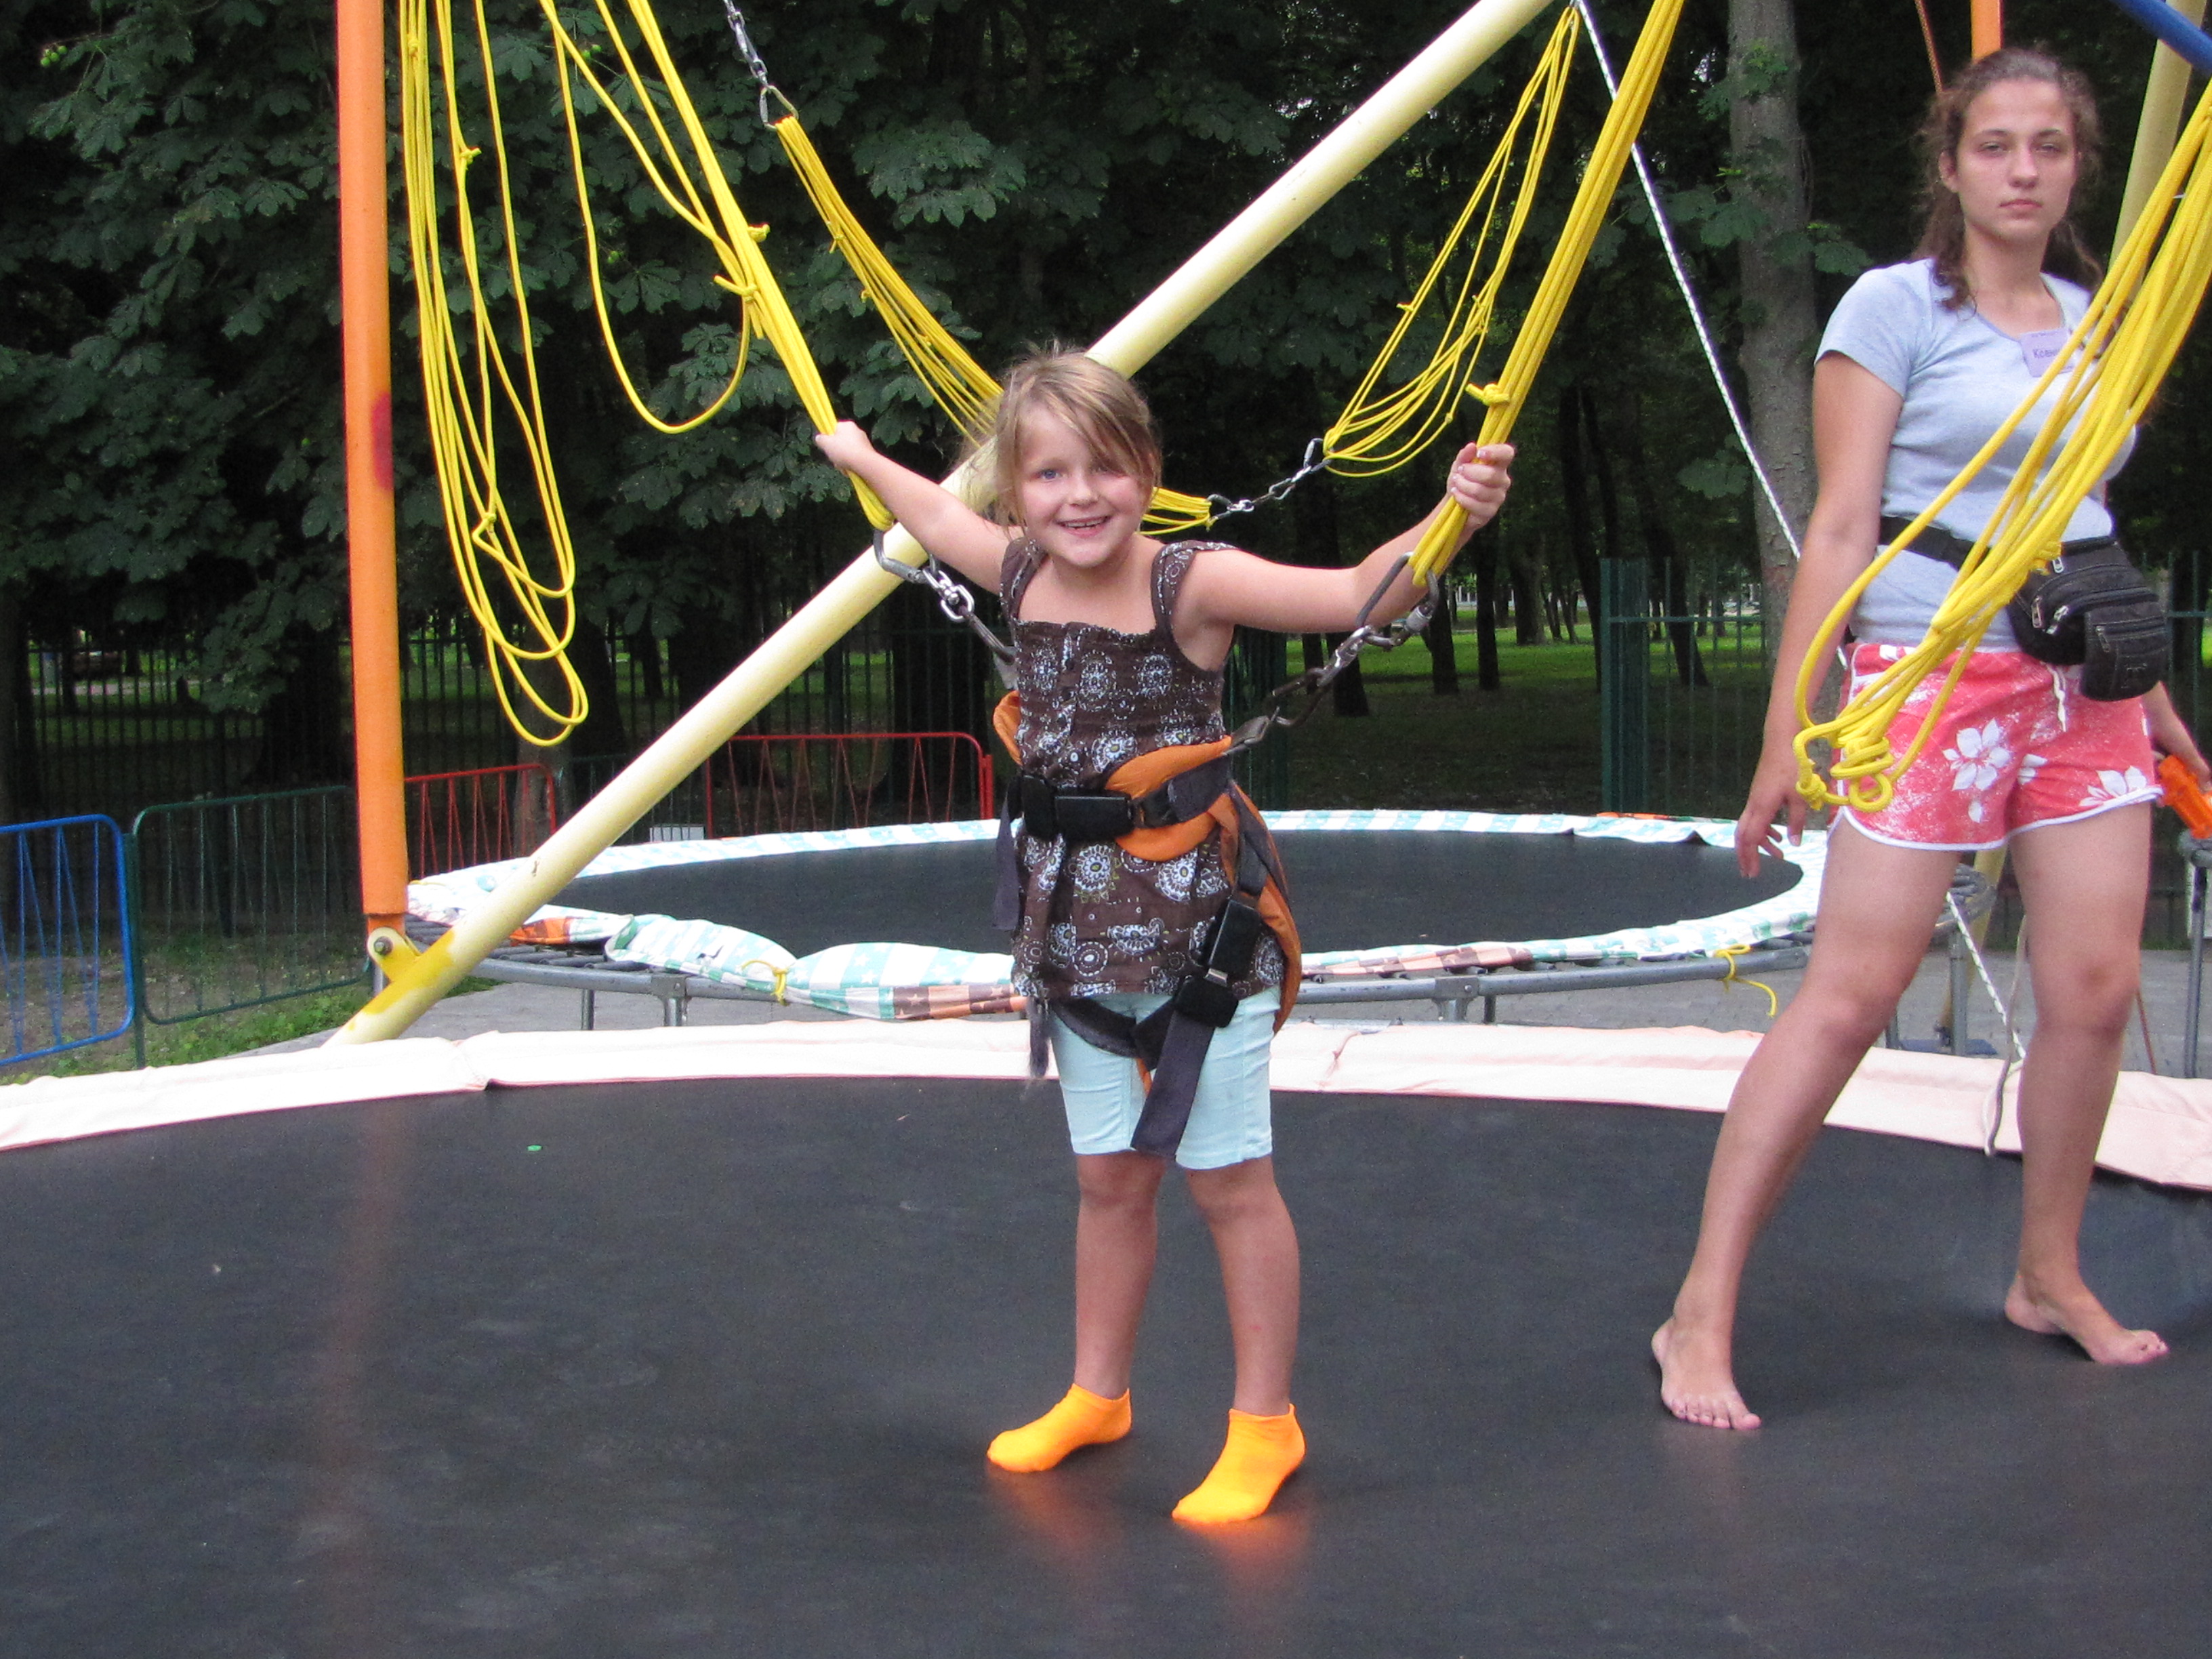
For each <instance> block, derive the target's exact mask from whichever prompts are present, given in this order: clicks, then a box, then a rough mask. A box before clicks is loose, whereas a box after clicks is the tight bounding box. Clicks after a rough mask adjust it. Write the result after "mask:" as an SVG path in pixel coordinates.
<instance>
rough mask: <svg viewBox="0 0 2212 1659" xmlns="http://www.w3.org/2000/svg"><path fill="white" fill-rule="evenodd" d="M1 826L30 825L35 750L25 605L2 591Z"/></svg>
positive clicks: (0, 703)
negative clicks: (30, 736) (29, 736)
mask: <svg viewBox="0 0 2212 1659" xmlns="http://www.w3.org/2000/svg"><path fill="white" fill-rule="evenodd" d="M0 653H4V654H0V823H24V822H26V821H27V820H28V819H29V818H30V817H32V813H31V811H29V807H30V805H31V798H32V796H33V794H34V793H36V792H35V791H33V790H32V789H30V788H28V787H26V786H27V782H28V779H27V776H26V774H27V772H28V770H29V765H28V763H29V761H30V758H31V752H32V751H31V746H30V744H28V743H27V742H26V741H25V740H24V739H25V738H26V736H27V733H28V732H29V731H30V730H31V721H30V720H29V718H28V716H29V714H30V706H31V699H30V690H31V684H30V682H31V659H30V641H29V639H28V638H27V637H26V635H25V634H24V630H23V601H22V598H21V595H19V594H17V593H15V592H13V591H8V590H0Z"/></svg>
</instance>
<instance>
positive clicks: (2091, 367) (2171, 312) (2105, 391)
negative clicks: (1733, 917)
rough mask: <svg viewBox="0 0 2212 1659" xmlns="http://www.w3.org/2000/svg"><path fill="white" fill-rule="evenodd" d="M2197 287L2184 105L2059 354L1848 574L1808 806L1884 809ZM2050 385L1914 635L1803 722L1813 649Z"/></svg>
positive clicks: (2134, 406) (2200, 127)
mask: <svg viewBox="0 0 2212 1659" xmlns="http://www.w3.org/2000/svg"><path fill="white" fill-rule="evenodd" d="M2208 279H2212V94H2207V97H2206V99H2205V100H2203V101H2201V102H2200V103H2199V104H2198V105H2197V112H2196V113H2195V114H2194V115H2193V116H2191V118H2190V122H2189V125H2188V127H2187V129H2186V130H2185V131H2184V132H2183V134H2182V136H2181V138H2180V141H2179V143H2177V144H2176V145H2175V147H2174V151H2173V154H2172V156H2171V157H2170V158H2169V159H2168V161H2167V162H2166V170H2165V172H2164V173H2163V174H2162V175H2161V176H2160V179H2159V183H2158V186H2157V188H2156V190H2155V191H2154V193H2153V195H2152V198H2151V201H2150V203H2149V204H2148V206H2147V207H2146V208H2145V209H2144V211H2143V213H2142V216H2141V217H2140V218H2139V219H2138V220H2137V221H2136V225H2135V227H2134V228H2133V229H2132V230H2130V232H2129V234H2128V238H2127V240H2126V241H2125V242H2124V243H2123V244H2122V246H2121V248H2120V251H2119V253H2118V256H2117V257H2116V258H2114V260H2113V262H2112V270H2110V271H2109V272H2108V273H2106V277H2105V280H2104V282H2103V283H2101V284H2100V285H2099V287H2098V289H2097V292H2096V294H2095V295H2094V297H2093V298H2092V300H2091V301H2090V302H2089V308H2088V310H2087V312H2086V313H2083V315H2082V318H2081V324H2080V325H2079V326H2078V327H2076V328H2075V331H2074V332H2073V334H2072V336H2071V337H2069V339H2068V341H2067V343H2066V347H2065V349H2064V350H2063V351H2062V352H2060V354H2059V355H2058V357H2057V361H2056V362H2053V363H2052V364H2051V367H2050V368H2048V369H2046V370H2045V372H2044V374H2043V377H2042V379H2041V380H2039V381H2037V383H2036V386H2035V389H2034V390H2033V392H2030V393H2029V394H2028V395H2027V398H2025V399H2024V400H2023V401H2022V402H2021V405H2020V407H2019V408H2017V409H2015V410H2014V411H2013V413H2012V415H2011V416H2010V418H2008V420H2007V421H2006V422H2005V423H2004V425H2003V426H2002V427H2001V428H1999V429H1998V430H1997V432H1996V435H1994V436H1993V437H1991V438H1990V441H1989V442H1988V443H1986V444H1984V446H1983V447H1982V449H1981V453H1978V455H1976V456H1975V457H1974V459H1972V460H1971V461H1969V462H1968V463H1967V464H1966V469H1965V470H1964V471H1961V472H1960V474H1959V476H1958V477H1956V478H1954V479H1953V480H1952V481H1951V483H1950V484H1949V485H1948V487H1947V488H1946V489H1944V491H1943V493H1942V495H1938V496H1937V497H1936V500H1935V501H1932V502H1930V503H1929V506H1928V507H1927V509H1926V510H1925V511H1924V512H1923V513H1921V514H1920V515H1919V517H1917V518H1916V519H1915V520H1913V521H1912V522H1911V524H1910V525H1909V526H1906V527H1905V532H1904V533H1903V534H1901V535H1900V536H1899V537H1898V538H1897V539H1896V540H1895V541H1894V542H1893V543H1892V544H1890V545H1889V546H1888V547H1887V548H1886V549H1884V550H1882V552H1881V554H1880V555H1879V556H1876V558H1875V560H1874V562H1873V563H1871V564H1870V565H1869V566H1868V567H1867V568H1866V569H1865V570H1864V571H1863V573H1861V574H1860V576H1859V578H1858V580H1856V581H1854V582H1853V583H1852V584H1851V585H1850V587H1849V588H1848V589H1846V590H1845V591H1844V596H1843V598H1842V599H1839V600H1838V601H1837V603H1836V605H1835V608H1834V609H1833V610H1832V611H1830V612H1829V613H1828V617H1827V620H1826V622H1824V623H1822V624H1821V628H1820V634H1819V635H1817V636H1816V637H1815V638H1814V641H1813V645H1812V648H1811V649H1809V650H1808V652H1807V653H1806V655H1805V661H1804V663H1803V665H1802V667H1801V668H1800V670H1799V672H1798V676H1797V718H1798V720H1799V723H1800V726H1802V730H1801V731H1800V732H1798V734H1797V763H1798V775H1797V789H1798V793H1800V794H1802V796H1804V798H1805V799H1807V800H1808V802H1810V803H1812V804H1813V805H1815V806H1822V805H1844V804H1845V803H1848V804H1850V805H1853V806H1856V807H1858V808H1859V809H1861V810H1862V811H1869V812H1874V811H1881V809H1882V808H1883V807H1885V806H1887V805H1888V804H1889V802H1890V799H1891V798H1892V796H1893V793H1894V792H1895V789H1896V784H1897V780H1898V779H1899V777H1901V776H1902V775H1904V773H1905V769H1907V768H1908V767H1910V766H1911V765H1912V763H1914V762H1915V761H1917V759H1918V758H1919V757H1920V753H1921V750H1923V747H1925V745H1926V744H1927V741H1928V738H1929V735H1930V734H1931V733H1932V732H1934V731H1935V730H1936V714H1937V713H1938V712H1939V711H1940V710H1941V709H1942V706H1943V704H1944V703H1945V702H1948V699H1949V697H1950V696H1951V693H1952V690H1954V687H1955V686H1956V685H1957V684H1958V681H1959V677H1960V674H1961V673H1963V672H1964V671H1965V668H1966V660H1967V659H1968V657H1969V656H1970V655H1971V653H1972V651H1973V650H1974V648H1975V647H1976V646H1978V645H1979V644H1980V642H1981V639H1982V635H1983V634H1984V632H1985V631H1986V630H1987V629H1988V628H1989V625H1990V621H1991V620H1992V619H1993V618H1994V617H1996V614H1997V612H1998V611H2000V610H2002V608H2003V606H2004V605H2005V604H2006V602H2007V601H2008V600H2009V599H2011V598H2012V596H2013V595H2014V594H2015V592H2018V591H2019V588H2020V585H2021V582H2023V581H2024V580H2027V576H2028V574H2029V573H2030V572H2031V571H2033V570H2034V569H2035V568H2038V567H2039V566H2041V565H2044V564H2047V563H2048V562H2050V561H2051V558H2052V557H2053V556H2056V555H2057V551H2058V549H2059V544H2060V543H2061V541H2062V540H2063V538H2064V536H2065V533H2066V526H2067V524H2068V522H2069V520H2071V519H2072V518H2073V516H2074V512H2075V507H2077V506H2078V505H2079V504H2080V503H2081V500H2082V499H2083V497H2085V496H2086V495H2088V493H2089V492H2090V491H2091V490H2092V489H2095V488H2096V486H2097V483H2098V480H2100V478H2102V477H2104V475H2105V470H2106V468H2107V467H2108V466H2110V465H2112V458H2113V457H2114V456H2116V455H2117V454H2118V453H2119V451H2120V447H2121V446H2122V445H2123V444H2124V443H2125V442H2126V441H2127V440H2128V435H2129V434H2130V433H2131V432H2132V431H2133V430H2134V429H2135V427H2136V423H2137V422H2139V421H2141V420H2142V416H2143V412H2144V410H2146V409H2147V408H2148V406H2149V404H2150V401H2151V398H2153V397H2154V395H2155V394H2156V392H2157V391H2158V387H2159V385H2160V382H2161V381H2162V380H2164V379H2165V377H2166V370H2167V369H2168V368H2170V367H2171V366H2172V362H2173V359H2174V356H2175V354H2176V353H2177V352H2178V351H2179V350H2180V349H2181V343H2182V341H2183V340H2184V339H2185V337H2186V336H2187V334H2188V331H2189V325H2190V322H2191V319H2194V317H2195V316H2196V314H2197V307H2198V306H2199V305H2200V304H2201V303H2202V302H2203V298H2204V291H2205V287H2206V283H2207V281H2208ZM2053 387H2056V388H2057V398H2056V401H2055V403H2054V405H2053V407H2052V409H2051V413H2050V415H2049V416H2047V417H2046V418H2045V421H2044V422H2043V425H2042V427H2041V428H2040V429H2039V431H2038V432H2037V434H2036V437H2035V441H2034V442H2033V444H2032V445H2030V446H2029V448H2028V453H2027V459H2025V460H2023V461H2022V462H2021V466H2020V469H2019V471H2017V472H2015V474H2014V475H2013V478H2012V482H2011V483H2010V484H2009V485H2008V487H2007V488H2006V489H2005V492H2004V495H2003V497H2002V500H2001V501H2000V502H1999V504H1998V507H1997V510H1996V513H1994V514H1993V515H1992V516H1991V518H1990V522H1989V524H1988V525H1987V526H1984V530H1983V532H1982V536H1981V539H1979V540H1978V541H1977V542H1976V543H1975V544H1974V547H1973V550H1972V553H1971V554H1970V555H1969V556H1967V559H1966V565H1965V568H1963V569H1961V570H1960V573H1959V575H1958V578H1957V580H1954V582H1953V583H1952V585H1951V591H1950V592H1949V594H1948V596H1947V597H1946V598H1945V599H1944V601H1943V603H1942V605H1941V606H1939V607H1938V608H1937V610H1936V616H1935V619H1934V620H1933V621H1932V622H1930V623H1929V628H1928V635H1927V638H1926V639H1925V640H1923V641H1922V642H1921V643H1920V644H1918V645H1917V646H1915V647H1912V649H1911V650H1910V651H1908V652H1906V653H1905V654H1904V655H1903V656H1901V657H1899V659H1897V660H1896V661H1895V662H1893V663H1892V664H1891V665H1889V666H1888V667H1887V668H1886V669H1885V670H1884V671H1882V672H1881V674H1880V675H1879V676H1877V677H1876V678H1875V679H1873V680H1872V681H1870V682H1869V684H1867V685H1866V686H1864V687H1863V688H1862V689H1861V690H1860V691H1859V692H1858V694H1857V696H1853V697H1852V698H1851V700H1850V702H1848V703H1847V704H1846V705H1845V706H1844V708H1843V709H1842V710H1841V711H1839V712H1838V714H1837V715H1836V716H1835V718H1834V719H1832V720H1814V719H1813V718H1812V714H1811V710H1810V704H1811V701H1812V697H1813V694H1814V690H1815V689H1816V688H1817V687H1818V685H1819V684H1820V680H1821V678H1824V677H1825V674H1826V666H1827V664H1826V649H1825V647H1826V641H1830V640H1832V639H1833V638H1835V637H1836V636H1837V635H1838V633H1839V632H1840V630H1841V629H1843V627H1844V623H1846V622H1848V621H1849V620H1850V615H1851V612H1852V611H1854V610H1855V609H1857V605H1858V601H1859V598H1860V596H1861V595H1862V594H1863V593H1864V592H1866V589H1867V587H1868V585H1869V584H1870V583H1871V582H1872V581H1873V580H1874V579H1875V577H1876V576H1878V575H1880V574H1881V572H1882V571H1883V569H1885V568H1887V566H1888V564H1889V563H1890V562H1891V561H1892V560H1893V559H1894V558H1896V556H1898V555H1899V553H1900V552H1902V551H1904V550H1905V549H1906V548H1908V547H1910V546H1911V544H1912V540H1913V538H1915V537H1916V536H1917V535H1919V533H1920V532H1922V531H1923V530H1924V529H1926V528H1927V527H1928V526H1929V525H1930V524H1931V523H1933V522H1934V521H1935V519H1936V514H1937V513H1940V512H1942V509H1943V508H1944V507H1946V506H1948V504H1949V503H1950V502H1951V501H1953V500H1954V498H1955V497H1956V496H1957V495H1958V494H1959V492H1960V490H1962V489H1965V488H1966V485H1967V483H1969V482H1970V481H1971V480H1972V478H1973V477H1974V476H1975V475H1976V474H1977V473H1978V472H1979V471H1981V470H1982V468H1983V467H1984V466H1985V465H1988V464H1989V462H1990V459H1991V458H1992V457H1993V456H1995V455H1996V453H1997V451H1998V450H1999V449H2000V448H2001V447H2002V446H2003V444H2004V443H2005V441H2006V440H2007V439H2008V438H2009V437H2011V435H2013V433H2014V432H2015V430H2017V429H2018V428H2019V427H2020V425H2021V422H2023V421H2025V420H2026V419H2027V417H2028V416H2030V415H2031V414H2032V413H2033V410H2034V409H2035V406H2036V404H2037V403H2038V402H2039V400H2040V399H2041V398H2043V397H2044V396H2045V394H2046V393H2047V392H2050V391H2051V389H2052V388H2053ZM2069 427H2071V428H2073V430H2072V432H2071V435H2069V434H2068V428H2069ZM2054 453H2055V457H2056V458H2055V459H2054ZM1946 658H1952V659H1954V660H1953V661H1952V664H1951V667H1950V670H1949V671H1948V674H1947V675H1946V676H1945V678H1944V681H1943V684H1942V687H1941V688H1940V689H1939V690H1938V691H1937V693H1936V700H1935V702H1934V704H1933V705H1932V706H1931V707H1930V708H1929V712H1928V714H1927V716H1926V718H1924V719H1923V720H1922V721H1921V723H1920V729H1919V731H1918V732H1917V733H1916V734H1915V735H1914V738H1913V740H1912V742H1911V745H1910V746H1909V747H1908V748H1907V749H1906V750H1905V755H1904V757H1903V758H1901V759H1899V758H1898V757H1896V756H1895V755H1894V754H1893V752H1892V750H1891V746H1890V743H1889V738H1888V731H1889V726H1890V724H1891V722H1892V721H1893V720H1895V718H1896V716H1897V714H1898V713H1899V710H1900V709H1902V708H1904V706H1905V701H1906V699H1907V698H1909V697H1911V696H1912V694H1913V693H1914V692H1915V691H1916V690H1918V689H1919V686H1920V684H1921V683H1922V682H1923V680H1925V679H1926V678H1928V676H1929V675H1930V674H1931V673H1933V672H1935V671H1936V670H1937V669H1938V668H1940V667H1941V666H1942V663H1943V661H1944V659H1946ZM1819 742H1826V743H1829V744H1833V745H1834V749H1835V757H1834V759H1833V762H1832V766H1831V770H1832V773H1833V775H1834V778H1835V785H1834V787H1831V786H1830V785H1829V784H1828V783H1827V782H1826V781H1824V780H1823V779H1822V778H1821V776H1820V772H1819V769H1817V768H1816V767H1815V766H1814V762H1813V757H1812V752H1811V750H1812V745H1813V744H1815V743H1819Z"/></svg>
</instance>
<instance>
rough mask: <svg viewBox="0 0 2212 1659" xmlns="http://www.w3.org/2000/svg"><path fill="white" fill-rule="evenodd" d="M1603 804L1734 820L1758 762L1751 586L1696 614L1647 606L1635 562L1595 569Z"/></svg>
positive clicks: (1759, 682)
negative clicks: (1597, 603)
mask: <svg viewBox="0 0 2212 1659" xmlns="http://www.w3.org/2000/svg"><path fill="white" fill-rule="evenodd" d="M1599 576H1600V586H1599V603H1600V608H1601V616H1600V617H1599V624H1598V625H1599V629H1600V633H1599V663H1598V690H1599V694H1600V702H1601V708H1602V719H1601V739H1600V740H1601V750H1600V759H1601V774H1600V784H1599V793H1600V797H1601V805H1602V807H1603V809H1604V810H1605V811H1608V812H1660V813H1665V814H1668V815H1669V816H1674V817H1723V818H1732V817H1735V815H1736V814H1737V813H1738V812H1739V811H1741V810H1742V806H1743V795H1744V790H1745V788H1746V787H1747V786H1748V784H1749V783H1750V781H1751V774H1752V770H1753V768H1754V767H1755V766H1757V764H1758V763H1759V730H1760V726H1761V723H1762V721H1763V720H1764V718H1765V711H1766V695H1767V668H1766V624H1765V616H1764V614H1763V611H1762V608H1761V605H1760V603H1759V590H1758V589H1757V588H1756V587H1747V588H1746V589H1744V590H1742V591H1740V592H1735V593H1724V594H1722V595H1720V596H1719V597H1718V598H1717V599H1715V600H1713V601H1712V602H1711V605H1710V607H1709V608H1708V609H1706V610H1705V611H1703V612H1702V613H1700V614H1696V615H1669V614H1667V613H1666V612H1665V611H1662V610H1660V609H1658V608H1656V607H1655V606H1654V605H1653V604H1652V601H1651V584H1650V574H1649V569H1648V567H1646V566H1645V565H1644V563H1643V562H1641V561H1640V560H1629V559H1606V560H1602V561H1601V562H1600V566H1599Z"/></svg>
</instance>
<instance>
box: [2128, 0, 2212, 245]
mask: <svg viewBox="0 0 2212 1659" xmlns="http://www.w3.org/2000/svg"><path fill="white" fill-rule="evenodd" d="M2166 3H2167V4H2169V5H2171V6H2172V8H2173V9H2174V10H2176V11H2178V12H2179V13H2180V14H2181V15H2182V16H2184V17H2185V18H2186V19H2188V21H2191V22H2192V23H2201V22H2203V21H2204V0H2166ZM2189 75H2190V70H2189V64H2188V61H2187V60H2186V59H2185V58H2183V57H2182V56H2181V54H2180V53H2179V52H2176V51H2174V49H2173V48H2172V46H2165V45H2163V44H2161V45H2160V46H2159V47H2158V48H2157V49H2156V50H2155V51H2154V52H2153V53H2152V54H2151V60H2150V82H2149V84H2148V86H2146V87H2145V88H2143V101H2142V119H2141V120H2140V121H2138V122H2137V123H2136V153H2135V159H2134V160H2132V161H2130V162H2129V163H2128V186H2127V189H2126V191H2124V193H2123V194H2122V196H2121V197H2120V226H2119V228H2118V230H2116V231H2114V232H2113V233H2112V246H2114V247H2115V248H2117V247H2118V246H2119V245H2120V244H2121V243H2123V242H2124V241H2126V240H2128V233H2129V232H2130V230H2133V229H2134V228H2135V223H2136V220H2137V219H2139V218H2141V217H2142V210H2143V207H2144V204H2146V203H2148V201H2149V200H2150V193H2151V191H2152V188H2153V187H2154V186H2155V185H2157V183H2158V175H2159V174H2160V173H2162V172H2164V171H2165V169H2166V161H2167V159H2168V158H2169V157H2170V156H2172V154H2173V140H2174V136H2175V135H2176V134H2177V133H2179V131H2181V117H2182V112H2183V109H2184V106H2185V105H2186V104H2187V102H2188V99H2189Z"/></svg>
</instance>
